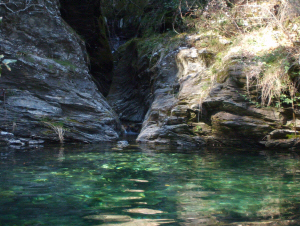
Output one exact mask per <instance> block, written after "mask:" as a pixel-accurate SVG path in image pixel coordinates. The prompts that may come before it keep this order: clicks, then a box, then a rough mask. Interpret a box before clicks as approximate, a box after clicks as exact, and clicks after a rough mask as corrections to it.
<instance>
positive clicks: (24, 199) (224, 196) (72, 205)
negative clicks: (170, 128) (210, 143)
mask: <svg viewBox="0 0 300 226" xmlns="http://www.w3.org/2000/svg"><path fill="white" fill-rule="evenodd" d="M299 208H300V162H299V153H297V152H285V151H284V150H282V151H280V150H257V149H255V150H245V149H244V150H235V149H211V148H203V149H196V148H189V149H185V150H180V149H172V148H170V147H166V146H161V147H156V148H150V147H149V146H143V145H137V144H135V143H134V142H131V143H130V145H129V146H128V147H125V148H122V149H121V148H118V147H117V146H116V144H98V145H78V144H77V145H75V144H74V145H64V146H59V145H48V146H45V147H39V148H35V149H31V150H15V149H10V148H8V147H0V225H1V226H13V225H17V226H23V225H24V226H25V225H26V226H29V225H32V226H38V225H39V226H40V225H49V226H50V225H51V226H67V225H68V226H70V225H72V226H89V225H95V226H96V225H106V226H113V225H114V226H157V225H174V226H178V225H185V226H193V225H195V226H196V225H236V226H238V225H240V226H242V225H299V222H300V221H299V220H300V211H299Z"/></svg>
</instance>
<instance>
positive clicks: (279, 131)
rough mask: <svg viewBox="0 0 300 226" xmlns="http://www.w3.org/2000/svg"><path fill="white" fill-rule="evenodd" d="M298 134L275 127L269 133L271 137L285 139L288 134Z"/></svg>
mask: <svg viewBox="0 0 300 226" xmlns="http://www.w3.org/2000/svg"><path fill="white" fill-rule="evenodd" d="M295 133H296V135H298V134H299V132H298V131H295V130H290V129H277V130H274V131H272V132H271V133H270V136H271V139H287V138H288V136H289V135H290V136H293V135H295Z"/></svg>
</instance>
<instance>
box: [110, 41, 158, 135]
mask: <svg viewBox="0 0 300 226" xmlns="http://www.w3.org/2000/svg"><path fill="white" fill-rule="evenodd" d="M147 68H148V59H146V58H145V57H140V56H139V54H138V50H137V43H136V41H134V40H133V41H131V43H130V44H128V46H127V48H126V50H125V51H124V53H123V55H122V57H121V59H120V60H119V62H118V64H117V66H116V69H115V71H114V78H113V82H112V86H111V89H110V91H109V95H108V96H107V100H108V103H109V104H110V105H111V106H112V107H113V109H114V110H115V111H116V112H117V114H118V115H119V118H120V120H122V121H127V122H132V123H141V122H143V120H144V117H145V115H146V113H147V111H148V109H149V106H150V103H151V99H152V98H151V96H150V80H151V75H152V74H151V72H150V70H147ZM125 125H126V124H125ZM138 130H139V129H138Z"/></svg>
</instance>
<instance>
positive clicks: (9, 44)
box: [0, 0, 121, 142]
mask: <svg viewBox="0 0 300 226" xmlns="http://www.w3.org/2000/svg"><path fill="white" fill-rule="evenodd" d="M58 7H59V2H58V0H45V1H23V0H10V1H1V3H0V15H1V16H3V21H2V23H1V24H0V29H1V30H0V46H1V50H0V51H1V52H0V54H4V57H5V58H6V59H16V60H17V62H16V63H15V64H11V67H12V71H8V70H6V69H5V68H4V69H3V71H2V77H0V89H1V93H0V130H2V131H7V132H11V133H13V134H14V135H15V136H17V137H25V138H33V139H36V140H39V139H43V140H52V141H55V140H56V141H57V140H58V139H59V137H58V135H59V133H64V139H65V140H66V141H81V142H97V141H112V140H116V139H117V138H118V136H119V135H118V132H120V131H121V127H120V123H119V120H118V117H117V115H116V114H115V113H114V111H113V110H112V109H111V107H110V106H109V105H108V103H107V102H106V101H105V99H104V98H103V96H102V95H101V93H100V92H99V90H98V88H97V87H96V85H95V83H94V82H93V81H92V77H91V75H90V73H89V68H88V54H87V51H86V47H85V43H84V41H83V40H82V39H81V38H80V37H79V36H78V35H77V34H76V33H75V32H74V31H73V30H72V29H71V27H70V26H69V25H68V24H67V23H66V22H65V21H64V20H63V19H62V18H61V15H60V11H59V8H58ZM58 129H60V130H62V131H60V132H59V131H58Z"/></svg>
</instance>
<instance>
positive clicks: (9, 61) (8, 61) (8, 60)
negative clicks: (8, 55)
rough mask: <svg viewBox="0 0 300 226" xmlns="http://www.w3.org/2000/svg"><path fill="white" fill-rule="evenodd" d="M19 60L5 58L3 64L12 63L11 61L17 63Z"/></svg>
mask: <svg viewBox="0 0 300 226" xmlns="http://www.w3.org/2000/svg"><path fill="white" fill-rule="evenodd" d="M16 62H17V60H12V59H5V60H3V62H2V63H3V64H5V65H7V64H11V63H16Z"/></svg>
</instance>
